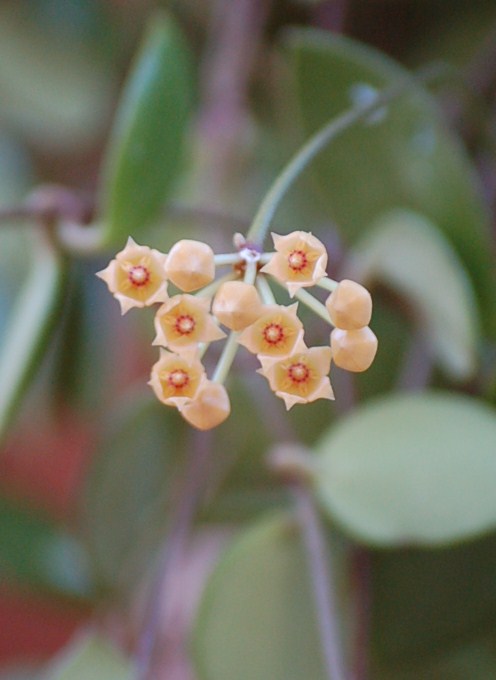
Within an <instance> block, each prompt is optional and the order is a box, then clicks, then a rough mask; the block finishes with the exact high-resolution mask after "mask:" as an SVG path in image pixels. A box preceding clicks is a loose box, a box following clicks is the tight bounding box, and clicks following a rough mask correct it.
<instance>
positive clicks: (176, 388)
mask: <svg viewBox="0 0 496 680" xmlns="http://www.w3.org/2000/svg"><path fill="white" fill-rule="evenodd" d="M205 380H206V376H205V369H204V367H203V365H202V363H201V362H200V360H199V359H198V355H197V353H196V352H194V351H192V352H189V353H188V354H183V355H179V354H174V353H172V352H167V351H166V350H164V349H161V350H160V359H159V360H158V361H157V362H156V363H155V364H154V365H153V366H152V372H151V376H150V381H149V383H148V384H149V385H151V387H152V388H153V391H154V392H155V395H156V396H157V399H159V400H160V401H161V402H162V403H164V404H167V405H168V406H176V408H178V409H179V410H181V409H182V408H183V407H184V406H185V405H186V404H188V403H189V402H190V401H192V400H193V399H195V398H196V396H197V394H198V391H199V389H200V387H201V386H202V384H203V382H204V381H205Z"/></svg>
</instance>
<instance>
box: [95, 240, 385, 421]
mask: <svg viewBox="0 0 496 680" xmlns="http://www.w3.org/2000/svg"><path fill="white" fill-rule="evenodd" d="M272 237H273V241H274V248H275V252H270V253H264V252H261V251H260V250H259V249H258V248H257V247H255V246H254V245H252V244H249V243H247V242H246V241H245V240H244V238H243V237H241V236H240V235H236V237H235V245H236V248H237V250H236V252H235V253H229V254H222V255H214V253H213V251H212V249H211V248H210V247H209V246H208V245H207V244H206V243H202V242H200V241H192V240H186V239H184V240H181V241H178V242H177V243H176V244H175V245H174V246H173V247H172V249H171V250H170V252H169V253H168V254H167V255H165V254H163V253H160V252H159V251H157V250H154V249H151V248H149V247H148V246H140V245H138V244H137V243H135V241H133V239H132V238H129V239H128V242H127V244H126V247H125V248H124V250H122V251H121V252H120V253H118V254H117V255H116V257H115V259H114V260H112V261H111V262H110V264H109V265H108V267H107V268H106V269H104V270H103V271H101V272H99V273H98V274H97V276H99V277H100V278H101V279H103V280H104V281H105V282H106V284H107V286H108V288H109V290H110V292H111V293H113V295H114V296H115V298H116V299H117V300H118V301H119V303H120V306H121V311H122V313H123V314H124V313H126V312H127V311H128V310H129V309H131V308H132V307H144V306H149V305H152V304H155V303H162V304H161V306H160V307H159V308H158V310H157V313H156V315H155V331H156V336H155V339H154V341H153V344H154V345H158V346H159V347H160V358H159V360H158V361H157V362H156V363H155V364H154V366H153V367H152V371H151V378H150V383H149V384H150V385H151V387H152V389H153V391H154V392H155V394H156V396H157V398H158V399H159V400H160V401H161V402H163V403H164V404H167V405H170V406H175V407H176V408H177V409H178V410H179V411H180V413H181V415H182V416H183V417H184V418H185V420H187V421H188V422H189V423H190V424H191V425H193V426H194V427H197V428H198V429H201V430H206V429H210V428H212V427H215V426H216V425H219V424H220V423H222V422H223V421H224V420H225V419H226V418H227V417H228V415H229V413H230V403H229V397H228V394H227V392H226V389H225V387H224V385H223V382H224V380H225V378H226V376H227V374H228V371H229V368H230V366H231V364H232V361H233V360H234V356H235V353H236V351H237V348H238V346H239V345H242V346H244V347H245V348H246V349H247V350H248V351H249V352H251V353H253V354H255V355H256V356H257V358H258V360H259V362H260V365H261V368H260V369H259V373H261V374H262V375H263V376H264V377H265V378H266V379H267V381H268V383H269V386H270V388H271V389H272V390H273V391H274V392H275V394H276V395H277V396H278V397H280V398H281V399H283V400H284V402H285V405H286V408H287V409H290V408H291V407H292V406H293V405H294V404H303V403H308V402H312V401H315V400H316V399H334V395H333V391H332V387H331V383H330V380H329V372H330V367H331V357H332V360H333V362H334V363H335V364H336V365H337V366H340V367H341V368H344V369H346V370H349V371H364V370H366V369H367V368H368V367H369V366H370V364H371V363H372V361H373V359H374V356H375V353H376V350H377V338H376V337H375V335H374V333H373V332H372V331H371V330H370V328H369V327H368V324H369V322H370V318H371V314H372V300H371V297H370V294H369V292H368V291H367V290H366V289H365V288H364V287H363V286H361V285H360V284H358V283H355V282H354V281H349V280H344V281H341V282H340V283H337V282H336V281H333V280H332V279H329V278H328V277H327V276H326V266H327V252H326V249H325V247H324V245H323V244H322V243H321V242H320V241H319V240H318V239H317V238H315V236H313V235H312V234H310V233H307V232H303V231H295V232H293V233H291V234H288V235H285V236H279V235H277V234H273V235H272ZM221 266H224V267H229V268H230V271H229V273H227V274H226V275H224V276H221V277H219V278H217V279H216V278H215V276H216V268H217V267H221ZM269 282H275V283H276V284H279V285H281V286H282V287H284V288H286V290H287V291H288V293H289V295H290V297H292V298H296V302H294V303H292V304H290V305H289V306H285V305H281V304H276V301H275V298H274V296H273V293H272V288H271V286H270V283H269ZM169 284H173V286H174V287H175V288H176V289H177V291H178V292H177V293H176V294H173V295H170V293H169V290H168V287H169ZM311 286H318V287H320V288H323V289H324V290H327V291H328V292H329V293H330V295H329V296H328V298H327V300H326V302H325V304H324V303H322V302H320V301H319V300H318V299H317V298H316V297H314V296H313V295H312V294H310V293H309V292H308V291H306V290H305V289H306V288H308V287H311ZM299 304H305V305H307V306H308V307H310V309H312V310H313V311H314V312H316V313H317V314H318V315H319V316H320V317H321V318H322V319H324V321H326V322H327V323H328V324H330V325H331V326H334V327H335V328H334V330H333V331H332V332H331V336H330V343H329V345H326V346H323V347H307V345H306V344H305V341H304V328H303V324H302V322H301V321H300V319H299V318H298V316H297V311H298V305H299ZM219 324H221V325H222V326H224V327H225V328H226V329H228V330H229V331H230V334H229V338H228V340H227V342H226V343H225V345H224V349H223V351H222V353H221V356H220V359H219V362H218V364H217V367H216V369H215V371H214V373H213V375H212V376H211V378H210V379H209V378H208V377H207V375H206V372H205V368H204V366H203V364H202V361H201V360H202V357H203V354H204V352H205V351H206V349H207V348H208V346H209V345H210V343H211V342H215V341H217V340H221V339H223V338H225V337H226V333H225V332H224V331H223V330H222V329H221V328H220V326H219Z"/></svg>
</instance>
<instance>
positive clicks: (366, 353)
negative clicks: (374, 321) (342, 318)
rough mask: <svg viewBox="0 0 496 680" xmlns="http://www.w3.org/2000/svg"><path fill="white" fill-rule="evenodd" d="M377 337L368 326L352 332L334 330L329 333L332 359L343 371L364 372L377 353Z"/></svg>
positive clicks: (339, 329)
mask: <svg viewBox="0 0 496 680" xmlns="http://www.w3.org/2000/svg"><path fill="white" fill-rule="evenodd" d="M377 345H378V342H377V337H376V335H375V333H374V331H373V330H371V329H370V328H369V327H368V326H365V328H358V329H356V330H352V331H344V330H342V329H341V328H335V329H334V330H333V331H332V333H331V350H332V359H333V361H334V363H335V364H336V366H339V368H344V369H345V371H353V372H354V373H361V372H362V371H366V370H367V369H368V368H369V367H370V366H371V365H372V362H373V361H374V359H375V355H376V353H377Z"/></svg>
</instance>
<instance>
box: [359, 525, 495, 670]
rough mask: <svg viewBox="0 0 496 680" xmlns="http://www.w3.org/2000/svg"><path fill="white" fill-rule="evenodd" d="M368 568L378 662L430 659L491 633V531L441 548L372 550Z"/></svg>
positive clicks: (395, 663) (394, 663)
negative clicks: (476, 537) (369, 567)
mask: <svg viewBox="0 0 496 680" xmlns="http://www.w3.org/2000/svg"><path fill="white" fill-rule="evenodd" d="M371 567H372V572H371V573H372V592H373V598H372V603H373V607H372V640H373V649H374V652H375V656H376V657H377V661H378V663H379V665H391V666H394V667H396V669H398V667H400V666H401V665H405V666H408V665H410V666H415V664H423V663H424V664H425V663H432V662H433V661H437V660H438V658H437V657H438V656H440V655H445V654H450V653H452V652H453V651H454V650H455V649H456V648H457V647H460V645H461V644H463V643H468V642H470V641H472V640H475V639H476V638H477V637H478V636H479V635H480V634H481V633H484V634H488V633H491V631H492V632H493V634H494V632H495V625H494V621H495V616H496V582H495V579H494V573H495V570H496V535H495V534H491V535H489V536H485V537H484V538H482V539H478V540H476V541H470V542H468V543H464V544H463V545H457V546H454V547H450V548H443V549H439V548H438V549H435V550H434V549H404V550H378V551H374V552H373V553H372V560H371ZM407 675H408V674H407ZM388 677H389V676H388ZM400 677H402V676H400ZM417 677H422V678H424V674H423V673H420V672H419V674H418V676H417ZM429 677H430V676H429ZM466 677H471V676H466Z"/></svg>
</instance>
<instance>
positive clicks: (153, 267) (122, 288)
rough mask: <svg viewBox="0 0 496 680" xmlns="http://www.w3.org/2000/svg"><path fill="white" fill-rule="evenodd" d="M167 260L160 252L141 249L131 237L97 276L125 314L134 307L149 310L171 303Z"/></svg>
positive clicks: (143, 247)
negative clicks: (149, 307) (162, 303)
mask: <svg viewBox="0 0 496 680" xmlns="http://www.w3.org/2000/svg"><path fill="white" fill-rule="evenodd" d="M166 257H167V256H166V255H164V254H163V253H161V252H159V251H158V250H155V249H153V248H149V247H148V246H139V245H138V244H137V243H136V242H135V241H134V240H133V239H132V238H131V237H129V238H128V240H127V243H126V247H125V248H124V250H121V252H120V253H117V255H116V256H115V259H114V260H112V261H111V262H110V264H109V265H108V267H107V268H106V269H103V270H102V271H100V272H98V273H97V276H98V277H100V278H101V279H103V280H104V281H105V283H106V284H107V286H108V289H109V290H110V292H111V293H113V295H114V297H115V298H116V299H117V300H118V301H119V304H120V306H121V312H122V314H125V313H126V312H127V311H128V310H129V309H131V307H146V306H148V305H153V304H154V303H155V302H165V300H167V299H168V295H167V277H166V274H165V269H164V266H165V260H166Z"/></svg>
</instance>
